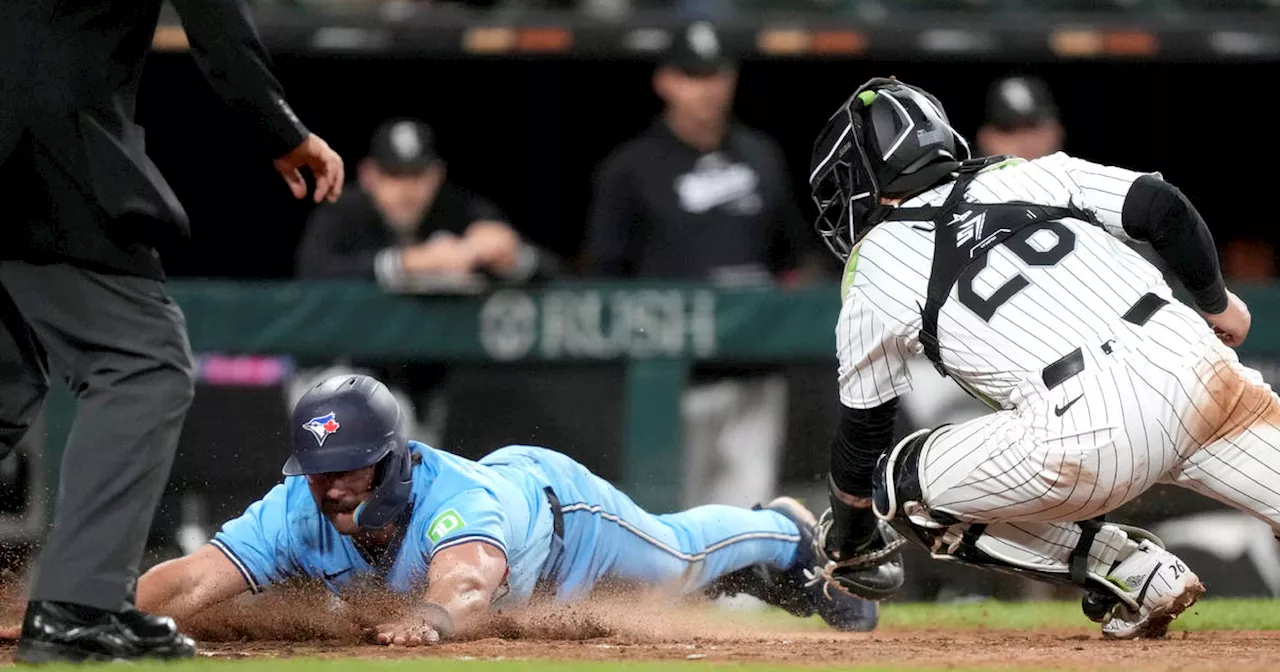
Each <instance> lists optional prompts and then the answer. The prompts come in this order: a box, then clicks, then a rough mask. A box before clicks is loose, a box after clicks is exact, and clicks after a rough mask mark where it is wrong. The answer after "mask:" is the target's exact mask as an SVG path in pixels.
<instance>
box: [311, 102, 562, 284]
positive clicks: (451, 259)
mask: <svg viewBox="0 0 1280 672" xmlns="http://www.w3.org/2000/svg"><path fill="white" fill-rule="evenodd" d="M358 171H359V172H358V176H359V189H354V190H351V191H350V192H349V193H347V194H344V196H343V198H341V199H339V200H338V202H337V203H334V204H333V205H331V206H328V207H322V208H318V209H317V210H316V211H315V212H314V213H313V214H312V216H311V219H310V221H309V222H308V223H307V228H306V231H305V233H304V235H303V239H302V244H301V246H300V248H299V254H298V259H297V265H298V268H297V270H298V275H299V276H300V277H303V278H320V277H325V278H334V277H353V278H366V279H371V280H377V281H378V282H379V283H381V284H382V285H384V286H386V287H400V286H403V285H405V284H406V283H407V282H409V281H412V280H413V279H415V277H416V278H419V279H420V278H421V277H422V276H429V277H436V278H440V279H441V280H442V281H447V280H448V279H449V278H450V277H451V276H452V277H458V276H466V275H469V274H481V275H485V276H489V277H492V278H494V279H497V280H501V281H508V282H523V281H527V280H530V279H532V278H533V277H534V276H535V275H536V274H537V273H538V272H539V271H546V270H547V269H546V268H545V266H544V264H545V262H546V261H547V260H546V259H543V258H542V256H543V255H542V254H541V252H540V250H539V249H538V248H537V247H536V246H533V245H529V244H525V243H524V241H522V240H521V237H520V235H519V234H518V233H516V231H515V229H514V228H512V226H511V225H510V223H508V221H507V217H506V215H504V214H503V213H502V211H501V210H499V209H498V207H497V206H496V205H494V204H493V203H491V202H490V201H489V200H487V199H485V198H484V197H482V196H479V195H477V194H474V193H471V192H469V191H467V190H465V189H462V188H461V187H458V186H457V185H454V184H452V183H450V182H448V181H447V180H446V177H445V175H446V173H445V163H444V161H443V159H442V158H441V157H440V155H439V154H438V153H437V151H436V148H435V142H434V134H433V132H432V129H431V127H430V126H428V125H427V124H426V123H424V122H422V121H419V120H416V119H391V120H389V121H387V122H385V123H383V124H382V125H381V126H380V127H379V128H378V129H377V131H376V132H375V133H374V135H373V139H372V141H371V143H370V147H369V154H368V156H367V157H365V158H364V159H363V160H361V162H360V164H359V169H358Z"/></svg>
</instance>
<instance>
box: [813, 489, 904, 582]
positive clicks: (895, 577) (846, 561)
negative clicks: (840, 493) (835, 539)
mask: <svg viewBox="0 0 1280 672" xmlns="http://www.w3.org/2000/svg"><path fill="white" fill-rule="evenodd" d="M832 522H833V518H832V514H831V509H827V511H826V512H825V513H823V514H822V518H821V519H820V520H819V521H818V530H819V533H818V535H817V538H816V539H815V540H814V542H815V544H816V545H817V546H818V550H820V551H821V553H822V555H821V556H820V557H825V558H827V562H826V564H824V565H823V566H821V567H819V568H817V570H816V571H813V572H810V573H808V574H809V584H808V585H814V584H817V583H819V582H822V583H825V585H824V586H823V591H824V592H826V591H830V590H831V589H832V588H835V589H836V590H839V591H842V592H844V593H847V594H849V595H853V596H855V597H860V598H863V599H867V600H883V599H886V598H889V597H892V596H893V595H894V594H895V593H897V592H898V590H899V589H900V588H902V584H903V583H904V582H905V581H906V573H905V572H904V571H903V567H902V554H901V551H902V547H903V546H905V545H906V543H907V540H906V539H905V538H904V537H903V536H902V535H900V534H898V532H897V530H894V529H893V528H892V527H890V526H889V524H888V523H886V522H884V521H883V520H881V521H878V522H877V525H876V534H875V535H873V536H872V538H871V541H869V542H868V543H867V544H866V545H864V546H863V547H862V548H860V549H859V550H858V552H857V553H856V554H854V555H851V556H850V557H847V558H844V557H831V556H829V555H828V554H827V553H826V550H825V549H826V537H827V533H828V532H829V531H830V530H831V525H832Z"/></svg>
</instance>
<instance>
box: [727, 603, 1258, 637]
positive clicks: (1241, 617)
mask: <svg viewBox="0 0 1280 672" xmlns="http://www.w3.org/2000/svg"><path fill="white" fill-rule="evenodd" d="M713 613H714V614H715V615H714V616H710V617H712V618H722V619H725V620H727V621H729V622H733V623H738V624H742V625H744V626H749V625H751V624H753V623H754V624H760V625H761V626H766V627H769V628H789V629H795V625H796V620H795V619H794V618H793V617H791V616H789V615H787V614H786V613H784V612H782V611H778V610H770V611H766V612H732V611H724V612H719V611H717V612H713ZM803 623H804V625H803V626H802V629H806V630H807V629H813V630H822V629H824V628H825V627H826V626H825V625H823V623H822V621H820V620H818V619H817V617H814V618H812V619H808V620H806V621H804V622H803ZM880 627H881V628H886V629H894V628H898V629H911V630H925V629H930V628H942V629H948V630H964V629H968V628H981V629H986V630H1033V629H1071V628H1080V629H1084V630H1094V629H1096V628H1097V627H1098V626H1097V625H1096V624H1095V623H1093V622H1091V621H1089V620H1088V619H1086V618H1085V617H1084V613H1083V612H1081V611H1080V603H1079V602H1078V601H1069V602H1067V601H1062V602H998V601H995V600H984V601H980V602H963V603H955V604H933V603H920V602H916V603H901V604H895V603H893V602H887V603H885V604H884V605H883V606H882V607H881V610H880ZM1171 629H1172V630H1175V631H1183V630H1187V631H1203V630H1280V602H1278V601H1276V600H1269V599H1248V600H1247V599H1226V598H1221V599H1205V600H1201V601H1200V602H1198V603H1196V605H1195V606H1194V607H1192V608H1191V609H1190V610H1189V611H1187V612H1186V613H1184V614H1183V615H1182V616H1181V617H1180V618H1179V619H1178V620H1176V621H1174V623H1173V626H1172V628H1171Z"/></svg>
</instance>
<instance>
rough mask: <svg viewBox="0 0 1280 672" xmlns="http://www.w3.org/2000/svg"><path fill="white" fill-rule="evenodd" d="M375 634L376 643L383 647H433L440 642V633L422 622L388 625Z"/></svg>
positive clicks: (378, 627)
mask: <svg viewBox="0 0 1280 672" xmlns="http://www.w3.org/2000/svg"><path fill="white" fill-rule="evenodd" d="M373 632H374V641H375V642H377V643H378V644H381V645H383V646H431V645H432V644H436V643H438V642H439V641H440V633H438V632H436V631H435V629H433V628H432V627H431V626H429V625H427V624H426V623H422V622H409V621H401V622H399V623H387V624H385V625H379V626H377V627H376V628H374V629H373Z"/></svg>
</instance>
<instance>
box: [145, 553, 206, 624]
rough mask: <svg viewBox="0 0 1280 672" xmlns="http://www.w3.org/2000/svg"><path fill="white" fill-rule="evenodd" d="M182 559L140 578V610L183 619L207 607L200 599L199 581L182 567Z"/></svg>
mask: <svg viewBox="0 0 1280 672" xmlns="http://www.w3.org/2000/svg"><path fill="white" fill-rule="evenodd" d="M182 560H183V558H178V559H175V560H169V561H167V562H164V563H161V564H159V565H156V566H155V567H152V568H151V569H150V570H148V571H147V572H146V573H145V574H143V575H142V576H141V577H139V578H138V598H137V606H138V609H139V610H141V611H144V612H147V613H149V614H155V615H157V616H172V617H173V618H174V619H177V620H182V619H184V618H187V617H189V616H193V615H195V614H197V613H199V612H200V611H203V610H204V609H205V608H206V606H207V605H204V604H202V603H201V600H200V599H199V597H198V594H199V593H198V591H197V590H196V588H197V587H198V581H197V580H196V577H193V576H191V575H190V572H188V571H187V568H186V567H184V566H183V565H184V563H183V562H182Z"/></svg>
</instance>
